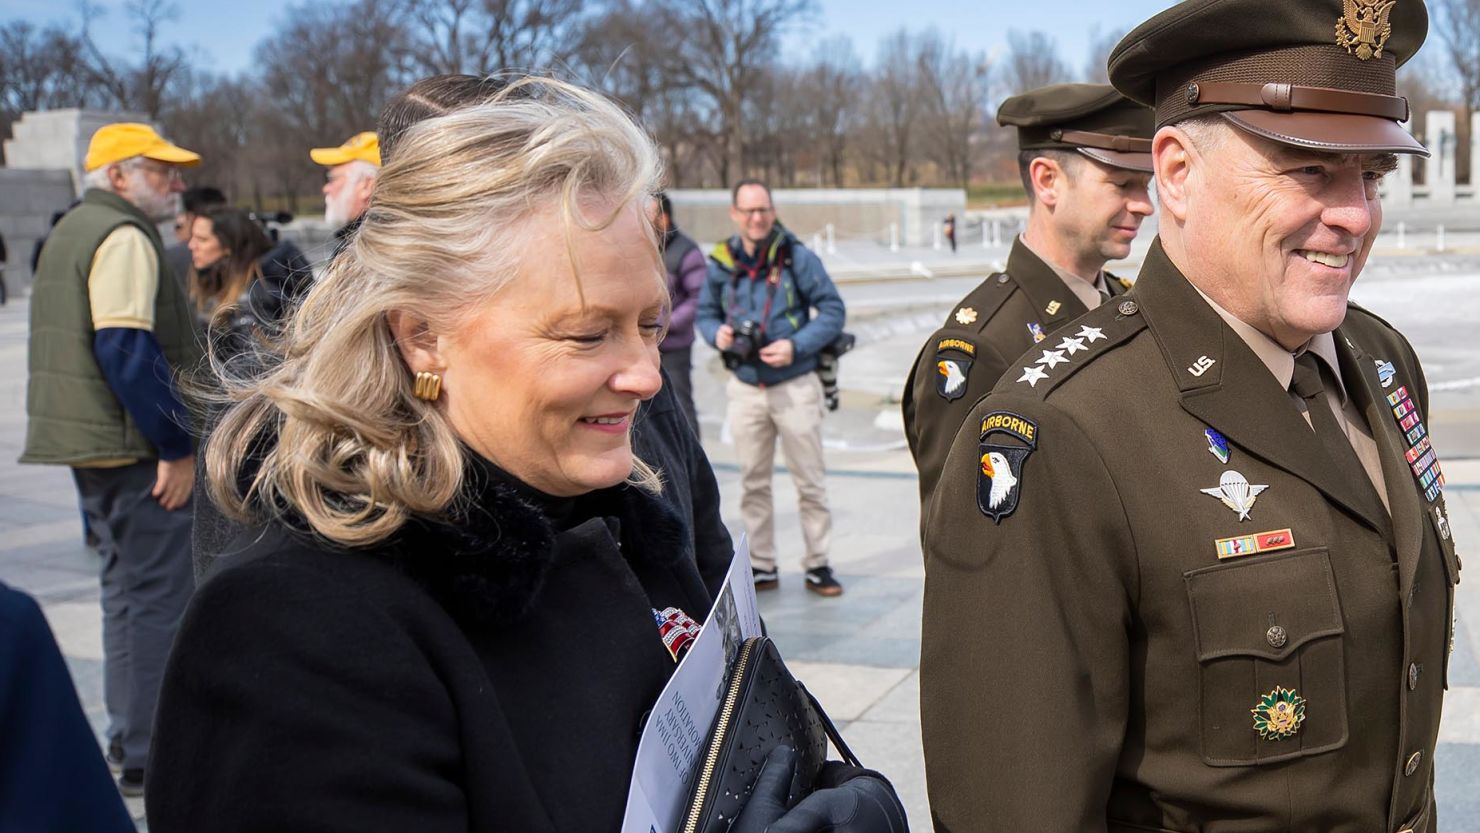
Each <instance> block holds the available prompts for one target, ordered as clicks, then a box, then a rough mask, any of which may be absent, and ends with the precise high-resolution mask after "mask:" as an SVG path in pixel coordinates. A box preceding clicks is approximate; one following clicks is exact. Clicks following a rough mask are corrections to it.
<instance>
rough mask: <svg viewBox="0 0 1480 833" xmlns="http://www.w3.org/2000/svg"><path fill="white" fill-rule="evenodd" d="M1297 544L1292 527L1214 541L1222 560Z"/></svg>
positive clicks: (1274, 550)
mask: <svg viewBox="0 0 1480 833" xmlns="http://www.w3.org/2000/svg"><path fill="white" fill-rule="evenodd" d="M1293 546H1295V533H1294V531H1292V530H1290V529H1275V530H1271V531H1269V532H1259V533H1256V534H1254V535H1237V536H1234V537H1233V538H1219V539H1218V540H1216V541H1214V542H1213V549H1214V550H1216V551H1217V553H1218V558H1219V559H1220V560H1222V559H1224V558H1237V557H1239V556H1241V555H1258V554H1259V553H1261V552H1277V551H1279V550H1287V549H1290V548H1291V547H1293Z"/></svg>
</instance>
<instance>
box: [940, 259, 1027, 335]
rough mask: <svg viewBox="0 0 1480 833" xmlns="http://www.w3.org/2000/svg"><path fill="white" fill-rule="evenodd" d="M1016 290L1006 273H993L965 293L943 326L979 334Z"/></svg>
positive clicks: (1014, 283) (1015, 285)
mask: <svg viewBox="0 0 1480 833" xmlns="http://www.w3.org/2000/svg"><path fill="white" fill-rule="evenodd" d="M1015 289H1017V283H1016V282H1015V281H1013V279H1012V278H1011V276H1009V275H1008V274H1007V273H1006V272H994V273H992V274H991V275H988V276H987V279H986V280H984V281H982V282H981V283H979V284H977V285H976V288H975V289H973V290H971V291H970V292H968V293H966V297H965V298H962V299H961V302H960V303H958V304H956V308H955V309H953V310H951V314H950V315H947V316H946V323H945V326H946V327H948V328H952V329H955V328H960V327H966V328H968V329H972V330H975V331H976V332H978V333H979V332H981V331H983V330H985V329H986V328H987V322H988V321H991V320H992V316H994V315H996V314H997V310H999V309H1002V304H1003V303H1005V302H1006V301H1007V299H1008V298H1009V297H1010V296H1011V295H1012V293H1013V290H1015Z"/></svg>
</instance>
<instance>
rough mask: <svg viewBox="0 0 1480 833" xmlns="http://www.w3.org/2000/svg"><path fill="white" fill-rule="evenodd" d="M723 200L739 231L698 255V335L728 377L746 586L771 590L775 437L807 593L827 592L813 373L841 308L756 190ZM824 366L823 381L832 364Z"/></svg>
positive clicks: (742, 187) (747, 184) (827, 515)
mask: <svg viewBox="0 0 1480 833" xmlns="http://www.w3.org/2000/svg"><path fill="white" fill-rule="evenodd" d="M730 196H731V201H730V218H731V219H732V220H734V222H735V225H736V226H737V227H738V228H739V229H740V233H739V234H738V235H735V236H734V237H731V238H730V239H729V240H727V241H725V242H723V243H720V244H718V245H716V246H715V247H714V251H713V252H712V253H711V254H710V256H709V274H708V276H707V277H706V279H705V281H704V291H703V293H702V294H701V295H700V297H699V314H698V327H699V332H700V333H701V334H702V335H703V336H704V339H705V340H706V341H708V342H709V343H710V344H712V345H714V346H715V347H716V348H718V349H719V351H720V353H721V355H722V357H723V358H724V363H725V367H726V368H727V369H729V370H730V371H731V373H733V374H734V375H733V378H731V379H730V382H729V385H728V386H727V387H726V393H727V395H728V397H729V412H728V417H729V423H730V431H731V433H732V434H733V435H734V438H735V457H736V459H737V462H738V463H739V465H740V484H741V489H742V494H741V498H740V513H741V516H742V517H743V518H744V521H745V531H746V532H747V533H748V534H749V536H750V561H751V568H752V570H753V571H754V573H755V587H756V589H757V590H769V589H773V588H775V587H777V586H778V584H779V579H778V574H777V570H776V534H775V519H774V513H773V511H772V500H771V471H772V467H773V466H774V465H775V458H776V439H777V437H778V436H779V437H780V438H781V453H782V455H783V456H784V457H785V459H786V466H787V468H788V469H790V470H791V476H792V480H793V481H794V482H795V483H796V488H797V494H798V497H799V498H800V502H801V503H800V507H799V510H800V515H801V521H802V537H803V539H804V540H805V543H806V549H807V551H806V555H805V557H804V558H803V559H802V569H803V570H805V571H806V575H807V589H808V590H811V591H812V592H814V593H817V594H819V595H822V596H838V595H841V594H842V592H843V586H842V585H841V584H839V583H838V580H837V578H835V577H834V576H833V572H832V568H831V567H829V566H828V563H827V553H828V546H829V542H830V539H831V537H832V513H831V511H830V510H829V509H828V504H827V482H826V469H825V467H824V465H823V460H822V414H823V407H824V394H823V382H822V380H821V379H820V378H819V376H818V374H817V373H816V372H814V371H816V370H817V369H818V367H819V357H820V356H821V354H822V353H823V352H824V351H827V350H829V349H831V348H833V346H834V343H835V342H837V341H838V340H839V336H840V335H841V334H842V331H843V321H844V318H845V317H846V310H845V309H844V307H843V299H842V297H841V296H839V295H838V290H837V288H836V287H834V286H833V282H832V279H831V278H829V277H828V275H827V270H825V269H824V268H823V266H822V261H821V260H819V259H818V257H817V255H815V254H813V253H812V252H811V251H809V250H808V249H807V248H806V247H804V246H803V245H802V244H801V243H800V242H799V241H798V240H797V239H796V238H795V237H793V236H792V235H791V234H790V233H789V232H787V231H786V229H784V228H782V227H781V224H779V223H777V222H776V209H775V207H774V206H773V205H772V203H771V189H770V188H768V187H767V186H766V184H765V183H763V182H761V181H759V180H755V179H746V180H742V181H741V182H740V183H739V184H737V185H736V186H735V188H734V190H733V191H732V192H731V195H730ZM814 309H815V310H816V316H815V317H814V316H813V310H814ZM834 361H835V360H834ZM831 367H832V372H833V377H832V378H833V382H834V385H835V384H836V364H833V365H832V366H831ZM834 389H835V388H834Z"/></svg>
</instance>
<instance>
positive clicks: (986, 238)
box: [982, 218, 992, 249]
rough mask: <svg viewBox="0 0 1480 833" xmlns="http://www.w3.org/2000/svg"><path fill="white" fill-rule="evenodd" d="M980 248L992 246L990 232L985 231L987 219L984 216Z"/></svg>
mask: <svg viewBox="0 0 1480 833" xmlns="http://www.w3.org/2000/svg"><path fill="white" fill-rule="evenodd" d="M982 248H983V249H990V248H992V234H991V232H989V231H987V221H986V219H985V218H983V219H982Z"/></svg>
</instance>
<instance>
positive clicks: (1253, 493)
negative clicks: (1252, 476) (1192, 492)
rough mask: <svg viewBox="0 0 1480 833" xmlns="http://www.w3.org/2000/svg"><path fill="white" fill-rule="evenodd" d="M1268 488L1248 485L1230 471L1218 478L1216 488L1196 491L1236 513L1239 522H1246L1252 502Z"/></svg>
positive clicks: (1243, 478) (1241, 477) (1247, 481)
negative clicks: (1213, 498) (1218, 501)
mask: <svg viewBox="0 0 1480 833" xmlns="http://www.w3.org/2000/svg"><path fill="white" fill-rule="evenodd" d="M1268 488H1269V487H1268V486H1253V485H1250V484H1249V480H1248V478H1246V477H1244V476H1243V475H1242V474H1239V473H1238V472H1236V471H1233V470H1231V469H1230V470H1229V471H1225V472H1223V476H1222V477H1220V478H1218V486H1217V487H1216V488H1213V489H1198V491H1199V492H1202V493H1203V494H1205V495H1207V496H1209V497H1215V498H1217V499H1218V500H1220V501H1222V502H1223V505H1224V506H1227V507H1228V508H1229V509H1232V510H1233V511H1235V512H1237V513H1238V519H1239V520H1241V521H1247V520H1248V519H1249V510H1251V509H1253V508H1254V501H1256V500H1258V499H1259V495H1260V494H1261V493H1262V492H1263V491H1264V490H1265V489H1268Z"/></svg>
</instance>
